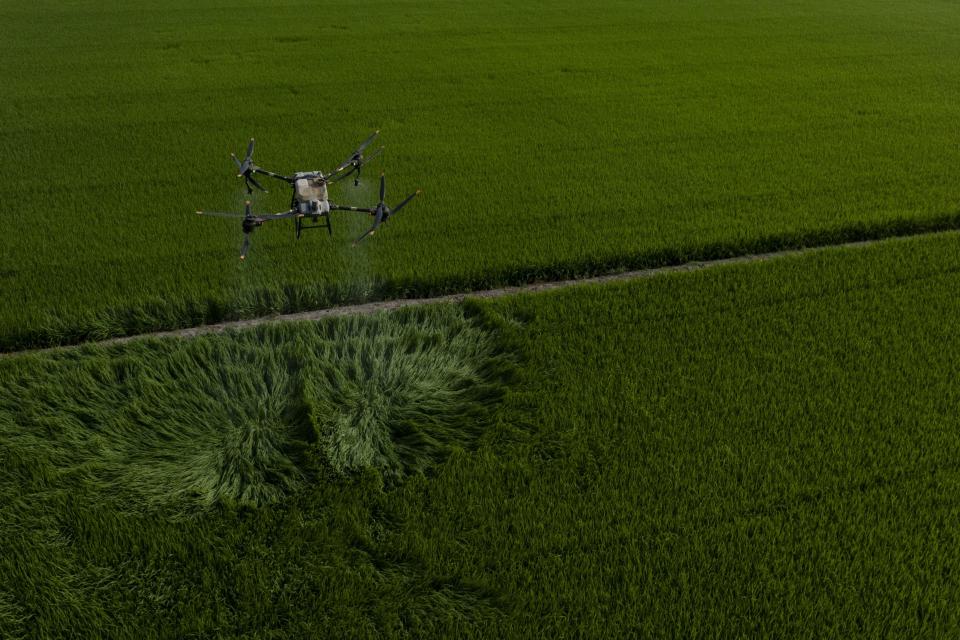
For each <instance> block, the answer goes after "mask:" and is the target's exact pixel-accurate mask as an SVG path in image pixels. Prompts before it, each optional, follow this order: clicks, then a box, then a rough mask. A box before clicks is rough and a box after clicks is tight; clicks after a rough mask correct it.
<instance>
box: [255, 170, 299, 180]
mask: <svg viewBox="0 0 960 640" xmlns="http://www.w3.org/2000/svg"><path fill="white" fill-rule="evenodd" d="M251 171H252V172H253V173H259V174H261V175H264V176H269V177H271V178H276V179H277V180H283V181H284V182H293V178H291V177H289V176H285V175H281V174H279V173H274V172H273V171H267V170H266V169H261V168H260V167H254V168H253V169H252V170H251Z"/></svg>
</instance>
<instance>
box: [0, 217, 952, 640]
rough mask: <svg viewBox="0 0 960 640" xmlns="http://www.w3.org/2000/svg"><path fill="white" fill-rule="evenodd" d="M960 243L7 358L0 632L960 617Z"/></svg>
mask: <svg viewBox="0 0 960 640" xmlns="http://www.w3.org/2000/svg"><path fill="white" fill-rule="evenodd" d="M958 247H960V239H958V236H957V235H955V234H948V235H944V236H943V237H940V238H935V239H930V238H926V239H923V240H917V239H906V240H897V241H889V242H885V243H881V244H878V245H875V246H873V247H870V248H867V249H861V250H857V251H852V250H833V251H826V252H823V253H820V254H816V255H808V256H805V257H800V258H789V259H782V260H778V261H775V262H770V263H765V264H755V265H746V266H737V267H726V268H718V269H714V270H711V271H704V272H698V273H692V274H674V275H670V276H664V277H660V278H656V279H652V280H647V281H637V282H632V283H625V284H618V285H610V286H603V287H597V286H583V287H579V288H574V289H567V290H564V291H560V292H554V293H551V294H537V295H523V296H519V297H514V298H505V299H502V300H498V301H485V302H479V301H474V302H470V303H469V304H467V305H466V306H465V307H462V308H461V307H455V306H449V305H447V306H433V307H426V308H422V309H418V310H414V311H407V312H403V313H395V314H391V315H386V314H379V315H374V316H370V317H367V318H352V319H345V320H337V321H329V322H323V323H319V324H306V323H304V324H287V325H280V326H274V327H267V328H260V329H257V330H255V331H253V330H248V331H244V332H235V333H231V334H226V335H221V336H208V337H199V338H194V339H190V340H163V341H158V340H147V341H138V342H134V343H132V344H129V345H124V346H119V345H117V346H110V347H102V346H88V347H83V348H80V349H75V350H68V351H63V352H59V353H51V354H43V355H32V356H22V357H19V358H10V359H6V360H2V361H0V445H2V446H0V456H2V458H0V495H2V496H3V499H2V501H0V505H2V506H0V546H2V553H0V575H3V576H4V579H3V581H2V588H0V634H2V635H3V636H4V637H13V638H16V637H41V638H54V637H63V636H64V635H70V634H73V635H80V636H94V635H97V636H100V637H117V638H121V637H137V638H150V637H178V638H183V637H231V638H232V637H245V638H287V637H497V638H500V637H506V638H513V637H515V638H538V637H543V638H556V637H637V636H639V637H691V638H693V637H837V638H850V637H888V636H890V637H948V636H950V635H952V632H953V630H955V629H956V628H957V625H958V624H960V620H958V614H957V611H958V610H957V608H956V606H954V603H956V602H957V599H958V597H960V584H958V576H960V551H958V550H960V540H958V529H957V527H956V520H957V517H958V513H960V497H958V496H960V494H958V488H960V467H958V463H957V460H958V459H960V430H958V417H957V411H956V408H957V406H958V402H960V389H958V387H957V385H956V380H957V372H958V366H957V362H960V337H958V336H960V334H958V332H957V331H956V330H955V327H956V321H955V318H956V317H957V316H958V314H960V300H958V298H957V296H956V295H955V294H954V291H955V290H956V289H957V287H958V285H960V252H958ZM438 349H439V351H438ZM431 376H432V377H431ZM421 380H427V381H429V382H430V383H429V384H426V385H419V386H418V384H417V382H418V381H421ZM356 389H365V390H366V391H365V393H364V398H365V400H364V401H362V402H360V401H354V402H344V401H343V398H345V397H348V396H349V394H351V393H353V392H354V391H353V390H356ZM130 397H132V398H135V401H133V402H130V401H128V400H127V398H130ZM251 397H256V398H259V399H260V401H259V402H251V401H250V398H251ZM25 399H26V400H25ZM331 399H333V402H332V403H331V402H330V401H331ZM378 407H380V408H383V407H389V408H390V409H389V410H388V411H386V412H384V411H378V410H377V408H378ZM418 412H420V415H418ZM457 415H463V416H468V417H466V418H463V419H462V420H461V423H462V424H463V425H471V427H472V428H471V429H464V428H460V429H456V428H451V425H454V424H456V419H455V418H451V416H457ZM360 422H363V423H364V424H366V425H367V426H368V427H370V428H369V429H366V430H365V429H346V430H344V427H345V425H346V426H348V425H351V424H353V425H356V424H358V423H360ZM337 434H346V435H347V436H349V435H351V434H353V435H354V436H356V435H357V434H360V436H359V437H354V438H352V439H351V438H350V437H346V438H344V437H339V436H338V435H337ZM363 434H380V435H381V436H382V437H381V439H379V440H377V439H376V438H369V437H366V436H364V435H363ZM365 452H366V453H365ZM370 452H372V453H370ZM354 453H359V454H361V455H359V456H357V457H352V456H353V454H354ZM367 454H370V455H367ZM344 460H354V463H353V464H347V465H344V464H341V463H342V461H344Z"/></svg>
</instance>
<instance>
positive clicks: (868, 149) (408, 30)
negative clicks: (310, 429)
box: [0, 0, 960, 351]
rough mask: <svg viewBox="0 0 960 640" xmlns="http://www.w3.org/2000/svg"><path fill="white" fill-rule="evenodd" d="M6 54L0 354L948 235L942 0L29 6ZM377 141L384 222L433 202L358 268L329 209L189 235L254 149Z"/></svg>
mask: <svg viewBox="0 0 960 640" xmlns="http://www.w3.org/2000/svg"><path fill="white" fill-rule="evenodd" d="M0 41H2V42H3V47H4V51H5V53H6V55H5V58H4V60H5V61H6V64H4V65H0V87H3V89H2V91H0V157H2V158H3V174H2V175H3V178H2V180H0V216H2V220H3V222H4V224H3V231H4V237H5V238H6V239H7V240H6V242H4V247H3V250H2V251H0V291H2V293H3V295H2V296H0V347H2V348H3V349H4V350H8V351H9V350H13V349H16V348H23V347H30V346H39V345H45V344H57V343H68V342H77V341H81V340H84V339H88V338H98V337H105V336H110V335H119V334H125V333H137V332H142V331H145V330H150V329H156V328H171V327H179V326H190V325H193V324H197V323H204V322H211V321H216V320H220V319H224V318H236V317H241V316H251V315H259V314H264V313H272V312H277V311H290V310H300V309H308V308H320V307H325V306H329V305H332V304H336V303H341V302H345V301H355V300H365V299H375V298H389V297H396V296H408V295H418V296H419V295H426V294H429V293H435V292H441V291H455V290H469V289H473V288H484V287H489V286H493V285H497V284H504V283H520V282H527V281H531V280H535V279H543V278H551V277H558V276H572V275H583V274H587V273H599V272H604V271H608V270H615V269H619V268H626V267H638V266H651V265H658V264H665V263H676V262H679V261H683V260H685V259H690V258H708V257H716V256H722V255H730V254H735V253H743V252H745V251H754V250H767V249H773V248H777V247H784V246H797V245H803V244H811V243H824V242H832V241H837V240H842V239H853V238H865V237H874V236H883V235H889V234H897V233H905V232H909V231H915V230H920V229H934V228H947V227H954V226H956V225H957V223H958V221H960V218H958V215H960V209H958V198H957V191H956V180H955V174H956V172H955V171H954V168H955V167H956V166H958V164H960V147H958V146H957V144H956V141H957V139H958V134H960V129H958V125H957V122H958V121H960V100H958V97H960V96H958V89H957V87H958V86H960V66H958V65H957V64H955V61H956V60H957V59H958V56H960V8H958V7H957V5H956V4H955V3H951V2H944V1H942V0H911V1H910V2H907V1H900V0H894V1H885V2H880V3H878V2H874V1H867V0H849V1H846V2H841V3H836V2H826V1H825V0H804V1H802V2H789V3H783V2H769V1H722V2H699V1H698V2H683V3H676V2H666V1H663V0H656V1H653V2H646V3H637V2H633V1H629V2H614V1H606V0H605V1H604V2H602V3H600V4H596V3H592V4H591V3H580V2H572V1H568V0H562V1H559V2H551V3H538V2H520V3H514V2H502V1H499V0H496V1H492V2H484V3H462V2H448V1H446V0H443V1H442V2H364V1H361V2H350V3H310V2H292V1H291V2H277V1H270V2H262V1H261V2H246V1H239V2H230V3H226V4H224V3H211V2H207V1H205V0H201V1H191V2H180V1H178V0H174V1H171V2H163V3H156V2H143V1H142V0H132V1H130V2H125V3H122V4H112V5H111V4H108V3H104V2H95V1H75V2H74V1H72V2H63V1H61V0H57V1H55V2H53V1H48V0H39V1H37V2H31V3H10V2H8V3H4V4H3V5H2V6H0ZM374 129H381V130H382V132H383V133H382V136H381V139H382V141H383V142H384V144H385V145H386V147H387V151H386V154H385V158H384V161H383V163H382V165H381V166H382V168H384V169H385V170H386V171H387V174H388V179H389V191H388V193H389V198H388V200H390V201H391V202H393V203H395V202H397V201H399V200H400V199H401V198H402V197H403V196H404V195H405V194H406V193H409V192H410V191H412V190H413V189H414V188H423V189H424V191H425V192H424V195H423V196H422V197H421V198H419V199H418V200H417V201H415V202H414V203H413V204H412V205H410V207H409V208H408V209H406V210H405V211H404V212H403V214H402V215H401V216H398V217H397V218H396V219H395V220H394V221H391V224H390V225H388V227H386V228H385V229H384V231H383V232H382V233H380V234H378V236H377V237H376V238H372V239H371V240H370V241H369V242H367V243H365V244H362V245H360V246H359V247H357V248H352V247H351V246H350V240H351V239H353V238H354V237H356V236H357V235H358V234H359V233H360V232H361V231H362V230H363V229H364V228H365V227H366V226H368V221H367V220H365V219H356V214H347V213H341V214H335V220H334V224H335V233H334V236H333V237H332V238H328V237H326V236H325V234H324V233H318V232H311V233H309V234H307V235H305V237H304V238H303V239H302V240H301V241H300V242H296V241H294V239H293V230H292V223H288V222H284V223H274V224H273V225H268V226H265V227H264V228H263V229H261V230H260V231H258V232H257V233H256V234H255V236H254V237H253V248H252V251H251V257H250V259H249V260H248V261H247V263H246V264H241V263H240V262H239V260H237V257H238V253H239V247H240V242H241V233H240V230H239V224H236V223H234V222H232V221H228V220H218V219H199V218H198V217H197V216H195V215H193V211H194V210H196V209H199V208H203V209H208V210H215V209H231V210H239V209H240V208H241V207H242V202H243V200H244V198H245V197H246V194H245V192H244V190H243V188H242V185H241V181H239V180H237V179H236V178H235V176H234V165H233V164H232V162H231V161H230V159H229V157H228V155H229V153H231V152H235V153H241V151H242V150H243V148H244V145H245V143H246V141H247V139H248V138H250V137H255V138H256V139H257V140H258V146H257V151H256V156H255V159H256V160H257V162H258V163H259V164H261V165H262V166H264V167H266V168H267V169H272V170H275V171H279V172H288V173H289V172H293V171H296V170H304V169H328V170H329V169H330V168H332V167H333V166H334V165H335V164H336V163H338V162H340V161H341V160H342V159H343V158H344V157H346V155H347V154H348V153H349V151H350V149H352V148H353V147H354V146H355V145H356V144H357V142H359V141H360V140H362V139H363V138H365V137H366V136H367V135H368V134H369V132H370V131H372V130H374ZM379 168H380V167H372V168H371V169H370V170H369V174H370V176H373V177H372V178H370V179H367V180H366V181H365V182H364V184H363V185H361V187H359V188H354V187H353V186H352V185H348V186H345V187H344V188H343V189H339V190H338V191H335V192H334V194H332V197H333V199H334V201H339V202H341V203H344V204H353V205H365V206H369V205H370V204H372V202H374V201H375V195H374V193H375V190H376V187H375V184H374V182H375V175H376V171H377V169H379ZM269 186H273V185H269ZM269 186H268V188H269ZM279 186H280V187H283V186H284V185H282V184H280V185H279ZM288 202H289V195H288V193H287V192H286V191H285V190H284V189H275V190H273V191H272V192H271V193H269V194H259V193H258V194H255V203H254V204H255V208H256V210H257V212H267V211H283V210H285V209H286V208H287V205H288Z"/></svg>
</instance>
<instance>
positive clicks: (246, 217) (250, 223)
mask: <svg viewBox="0 0 960 640" xmlns="http://www.w3.org/2000/svg"><path fill="white" fill-rule="evenodd" d="M197 215H201V216H214V217H217V218H241V219H242V220H243V244H242V245H241V247H240V259H241V260H245V259H246V257H247V252H248V251H249V249H250V234H251V233H253V232H254V231H255V230H256V228H257V227H259V226H262V225H263V223H264V222H269V221H271V220H283V219H284V218H299V217H302V216H303V214H301V213H300V212H299V211H297V210H296V209H290V210H289V211H284V212H281V213H271V214H267V215H262V216H256V215H254V214H253V206H252V205H251V203H250V201H249V200H247V201H246V202H245V203H244V212H243V213H228V212H225V211H197Z"/></svg>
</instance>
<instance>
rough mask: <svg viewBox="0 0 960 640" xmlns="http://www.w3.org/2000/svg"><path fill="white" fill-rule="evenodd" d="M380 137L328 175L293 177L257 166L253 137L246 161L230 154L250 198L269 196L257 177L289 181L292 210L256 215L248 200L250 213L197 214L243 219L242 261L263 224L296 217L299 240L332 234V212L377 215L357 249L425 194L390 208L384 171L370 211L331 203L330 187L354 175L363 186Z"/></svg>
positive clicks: (363, 144) (314, 173) (299, 174)
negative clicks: (309, 233) (316, 232)
mask: <svg viewBox="0 0 960 640" xmlns="http://www.w3.org/2000/svg"><path fill="white" fill-rule="evenodd" d="M378 135H380V131H375V132H374V133H373V135H371V136H370V137H369V138H367V139H366V140H364V141H363V142H361V143H360V146H358V147H357V148H356V149H355V150H354V152H353V153H352V154H350V157H348V158H347V159H346V160H344V161H343V162H341V163H340V164H339V165H337V167H336V168H335V169H333V170H332V171H331V172H330V173H324V172H323V171H298V172H296V173H294V174H293V175H292V176H285V175H282V174H279V173H274V172H273V171H267V170H266V169H263V168H261V167H259V166H257V165H256V164H254V162H253V148H254V139H253V138H250V143H249V144H248V145H247V155H246V157H245V158H244V159H243V160H242V161H241V160H240V159H239V158H237V156H236V155H234V154H232V153H231V154H230V157H231V158H233V161H234V163H235V164H236V165H237V177H238V178H243V181H244V184H245V185H246V187H247V194H248V195H251V194H253V189H254V188H257V189H259V190H260V191H263V192H264V193H267V190H266V189H264V188H263V186H262V185H261V184H260V183H259V182H257V180H256V178H254V175H255V174H259V175H263V176H267V177H270V178H274V179H276V180H281V181H283V182H286V183H287V184H289V185H290V186H291V187H292V188H293V196H292V197H291V198H290V209H289V210H288V211H282V212H280V213H270V214H262V215H256V214H254V213H253V207H252V205H251V204H250V201H249V200H247V201H246V204H245V207H246V210H245V212H244V213H232V212H224V211H197V214H198V215H201V216H215V217H219V218H240V219H242V221H243V222H242V229H243V245H241V247H240V259H241V260H245V259H246V257H247V252H248V251H249V249H250V234H251V233H253V232H254V231H255V230H256V229H257V227H260V226H263V223H265V222H271V221H273V220H285V219H287V218H292V219H293V220H294V223H295V226H294V229H295V233H296V238H297V239H298V240H299V239H300V235H301V234H302V233H303V231H305V230H307V229H318V228H320V229H326V230H327V233H328V234H329V235H332V234H333V227H332V225H331V224H330V212H331V211H355V212H359V213H365V214H368V215H370V216H373V226H372V227H370V228H369V229H367V231H366V232H364V234H363V235H362V236H360V237H359V238H357V239H356V240H354V241H353V244H354V246H356V245H357V243H358V242H360V241H361V240H363V239H364V238H366V237H368V236H372V235H373V234H374V233H376V232H377V230H378V229H379V228H380V225H382V224H384V223H385V222H387V220H389V219H390V217H391V216H393V215H396V214H397V213H399V212H400V210H401V209H403V208H404V207H405V206H406V205H407V203H409V202H410V201H411V200H413V199H414V198H415V197H416V196H417V195H418V194H420V193H421V191H420V190H419V189H418V190H417V191H415V192H414V193H411V194H410V195H409V196H407V197H406V198H405V199H404V200H403V201H402V202H401V203H400V204H398V205H397V206H395V207H393V208H391V207H388V206H387V204H386V202H385V198H386V192H387V180H386V176H385V175H384V173H383V172H382V171H381V172H380V201H379V202H378V203H377V204H376V206H374V207H370V208H365V207H348V206H344V205H338V204H334V203H332V202H330V200H329V198H328V197H327V186H328V185H330V184H334V183H336V182H340V181H341V180H344V179H346V178H349V177H350V176H354V180H353V184H354V186H359V184H360V173H361V171H362V170H363V167H364V166H365V165H367V164H368V163H370V162H371V161H372V160H374V159H376V158H377V157H378V156H379V155H380V154H381V153H382V152H383V147H380V148H379V149H377V150H376V151H374V152H373V153H372V154H370V155H369V156H366V157H365V156H364V155H363V152H364V151H365V150H366V148H367V147H368V146H370V143H372V142H373V141H374V140H376V138H377V136H378ZM305 218H307V219H309V220H310V221H311V222H312V224H305V223H304V219H305Z"/></svg>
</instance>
